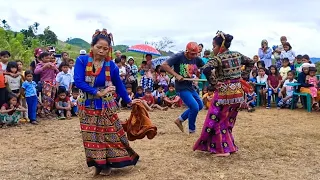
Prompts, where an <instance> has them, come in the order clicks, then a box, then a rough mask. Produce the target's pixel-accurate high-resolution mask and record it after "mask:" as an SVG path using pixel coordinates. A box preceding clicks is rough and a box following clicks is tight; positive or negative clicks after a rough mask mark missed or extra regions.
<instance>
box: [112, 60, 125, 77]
mask: <svg viewBox="0 0 320 180" xmlns="http://www.w3.org/2000/svg"><path fill="white" fill-rule="evenodd" d="M115 63H116V65H117V66H118V68H119V75H120V78H121V80H122V81H123V82H125V80H126V76H127V70H126V67H125V66H123V65H122V63H121V58H116V59H115Z"/></svg>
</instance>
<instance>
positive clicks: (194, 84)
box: [192, 74, 200, 94]
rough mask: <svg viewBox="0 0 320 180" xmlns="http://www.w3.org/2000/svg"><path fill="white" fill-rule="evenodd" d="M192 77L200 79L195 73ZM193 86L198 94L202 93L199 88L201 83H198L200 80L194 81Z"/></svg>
mask: <svg viewBox="0 0 320 180" xmlns="http://www.w3.org/2000/svg"><path fill="white" fill-rule="evenodd" d="M192 79H199V78H198V77H197V75H195V74H193V75H192ZM192 87H193V88H194V90H195V91H196V92H197V93H198V94H200V88H199V83H198V81H192Z"/></svg>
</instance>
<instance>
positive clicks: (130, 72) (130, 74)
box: [126, 56, 138, 93]
mask: <svg viewBox="0 0 320 180" xmlns="http://www.w3.org/2000/svg"><path fill="white" fill-rule="evenodd" d="M126 68H127V69H126V71H127V78H126V79H127V83H129V84H131V86H132V92H133V93H136V90H137V87H138V77H137V74H138V67H137V65H135V64H134V58H133V57H132V56H129V57H128V64H127V65H126Z"/></svg>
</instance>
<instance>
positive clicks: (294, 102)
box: [291, 92, 311, 112]
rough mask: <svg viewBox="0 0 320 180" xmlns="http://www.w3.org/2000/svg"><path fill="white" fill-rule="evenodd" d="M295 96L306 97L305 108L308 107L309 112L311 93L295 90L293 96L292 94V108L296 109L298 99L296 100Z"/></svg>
mask: <svg viewBox="0 0 320 180" xmlns="http://www.w3.org/2000/svg"><path fill="white" fill-rule="evenodd" d="M295 96H298V97H301V96H302V97H305V98H306V100H307V102H306V103H304V108H305V109H307V111H308V112H311V95H310V94H307V93H298V92H294V93H293V96H292V104H291V109H294V106H295V105H296V102H298V101H295V99H294V98H295Z"/></svg>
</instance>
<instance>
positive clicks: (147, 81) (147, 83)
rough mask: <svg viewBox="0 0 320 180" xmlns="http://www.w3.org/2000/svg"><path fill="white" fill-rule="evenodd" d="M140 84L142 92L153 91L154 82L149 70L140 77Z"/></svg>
mask: <svg viewBox="0 0 320 180" xmlns="http://www.w3.org/2000/svg"><path fill="white" fill-rule="evenodd" d="M140 84H141V86H142V88H143V90H144V91H145V90H146V89H150V90H151V91H152V90H153V85H154V81H153V75H152V72H151V70H150V69H149V70H148V71H147V72H146V73H145V74H144V75H143V76H142V78H141V80H140Z"/></svg>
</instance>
